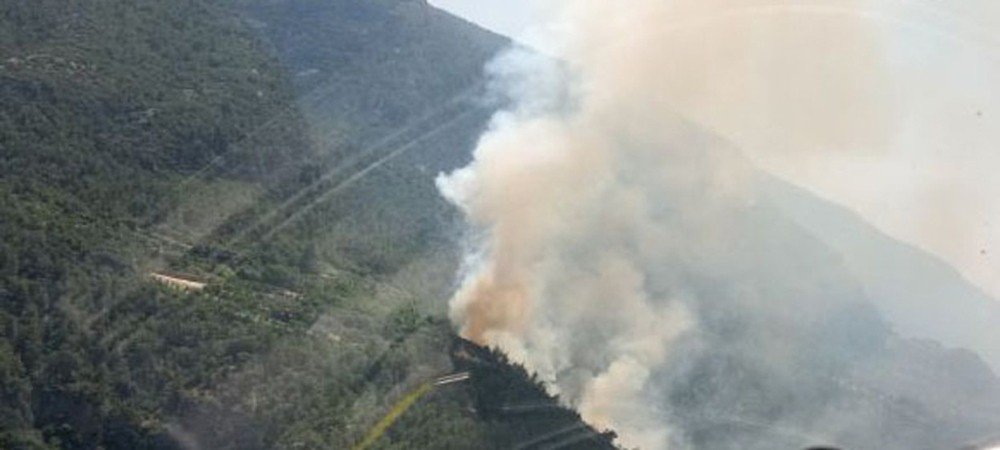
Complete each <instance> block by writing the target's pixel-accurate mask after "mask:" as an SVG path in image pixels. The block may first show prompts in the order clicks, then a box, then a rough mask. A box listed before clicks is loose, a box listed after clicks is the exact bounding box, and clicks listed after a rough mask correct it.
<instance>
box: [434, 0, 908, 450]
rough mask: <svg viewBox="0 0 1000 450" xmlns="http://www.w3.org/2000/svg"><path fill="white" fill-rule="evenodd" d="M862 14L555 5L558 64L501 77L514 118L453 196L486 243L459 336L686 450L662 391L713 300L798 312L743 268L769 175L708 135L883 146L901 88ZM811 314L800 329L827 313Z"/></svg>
mask: <svg viewBox="0 0 1000 450" xmlns="http://www.w3.org/2000/svg"><path fill="white" fill-rule="evenodd" d="M861 6H862V5H860V4H859V3H858V2H855V1H838V2H828V4H827V5H826V6H803V4H802V3H801V2H791V1H789V2H774V1H768V2H761V1H746V0H744V1H732V0H728V1H721V0H673V1H671V0H633V1H628V2H609V1H603V0H593V1H587V0H582V1H565V2H555V3H553V4H552V7H553V11H554V14H555V16H556V17H557V19H556V20H555V23H557V24H558V26H557V27H555V29H556V33H557V34H556V37H557V38H558V39H559V40H560V42H561V45H559V46H558V47H557V50H556V51H555V55H552V56H554V58H553V59H546V58H541V57H537V56H532V55H531V54H529V53H528V52H522V51H518V50H513V51H511V52H510V53H508V54H506V55H504V56H502V57H501V58H499V59H498V60H497V61H495V62H494V63H493V65H492V66H491V72H492V74H493V75H494V78H495V81H496V83H495V84H496V86H497V87H498V89H500V90H501V91H502V92H503V93H504V94H506V95H507V96H509V97H510V98H511V99H512V103H511V106H510V107H508V108H507V109H506V110H504V111H502V112H500V113H499V114H498V115H497V116H496V117H495V118H494V120H493V122H492V125H491V127H490V129H489V131H488V132H487V133H486V134H485V135H484V136H483V137H482V139H481V141H480V143H479V145H478V148H477V149H476V151H475V160H474V162H473V163H472V164H471V165H469V166H468V167H466V168H463V169H460V170H458V171H456V172H454V173H451V174H448V175H445V176H442V177H440V178H439V180H438V185H439V187H440V189H441V191H442V192H443V194H444V195H445V196H446V197H447V198H448V199H449V200H451V201H452V202H454V203H455V204H456V205H458V206H459V207H460V208H461V209H462V210H463V211H464V212H465V214H466V215H467V217H468V219H469V221H470V222H471V223H472V224H473V225H474V226H475V227H476V228H477V229H478V230H479V231H480V233H479V234H478V235H477V240H476V244H475V245H476V247H475V249H474V251H473V252H471V254H470V256H469V258H468V260H469V262H468V267H467V273H466V277H465V278H464V281H463V283H462V285H461V287H460V289H459V290H458V292H457V293H456V294H455V296H454V298H453V299H452V301H451V312H452V318H453V320H454V321H455V322H456V324H457V325H458V326H459V327H460V329H461V333H462V334H463V335H464V336H465V337H467V338H469V339H472V340H474V341H477V342H479V343H482V344H486V345H491V346H496V347H499V348H501V349H502V350H504V351H506V352H507V353H508V354H509V355H510V356H511V357H512V358H513V359H514V360H515V361H518V362H521V363H524V364H525V365H526V366H527V367H528V368H529V369H530V370H533V371H535V372H537V373H538V374H539V376H540V377H541V378H542V379H543V380H544V381H545V382H546V383H547V384H548V385H549V386H550V388H551V389H552V390H553V391H554V392H557V393H558V394H559V395H560V396H561V397H562V398H563V399H564V400H565V401H567V402H570V403H571V404H573V405H574V406H577V407H578V408H579V410H580V411H581V414H582V415H583V417H584V419H585V420H587V421H588V422H590V423H591V424H593V425H595V426H597V427H598V428H613V429H614V430H615V431H617V432H618V433H619V434H620V436H621V441H622V443H623V444H624V445H625V446H627V447H640V448H643V449H650V450H656V449H664V448H667V447H670V446H672V443H676V442H679V441H678V439H677V438H676V437H675V436H672V435H671V424H670V421H669V419H668V417H670V415H671V411H666V410H664V408H665V405H667V404H668V402H667V401H666V400H665V399H664V396H665V395H667V394H668V393H667V391H666V389H665V388H664V387H663V386H662V383H657V382H656V381H655V380H658V379H660V378H658V376H657V373H661V374H662V373H663V372H664V370H665V368H666V367H668V366H670V365H671V363H672V362H673V360H672V358H675V357H677V355H675V354H673V353H672V349H674V348H675V344H676V343H677V342H679V341H680V340H685V341H686V342H690V341H691V340H692V339H693V338H692V336H696V335H698V334H699V333H701V331H699V328H701V322H702V317H700V311H701V310H702V309H703V308H704V307H705V305H708V304H713V302H715V303H720V304H721V302H722V300H721V299H718V298H710V296H709V294H707V293H706V292H708V291H707V290H706V289H705V284H706V283H707V284H711V283H710V281H711V280H728V282H729V285H728V287H727V289H729V290H730V291H732V292H740V293H741V294H738V295H737V294H730V295H734V296H742V297H740V298H743V299H744V300H743V301H745V302H752V301H758V302H759V304H758V305H757V306H760V307H762V308H768V307H771V308H774V309H775V310H778V309H780V308H787V307H788V306H789V304H788V303H787V302H786V300H787V301H791V300H788V299H784V298H783V299H782V300H780V301H779V300H774V302H773V304H772V303H768V302H770V301H771V299H769V298H767V297H766V296H765V295H764V294H761V292H762V291H764V290H766V287H765V286H762V283H760V281H759V280H757V279H756V278H754V277H753V276H751V274H749V273H750V272H751V271H760V272H764V271H765V270H766V269H760V268H757V267H756V266H758V265H761V266H764V265H767V264H769V263H770V261H767V260H760V261H753V260H748V259H746V258H744V259H740V258H742V257H743V256H738V255H744V256H745V255H747V254H751V253H750V252H747V251H744V250H743V249H746V248H748V247H750V246H752V245H756V244H748V243H747V239H748V237H750V238H752V237H753V236H754V235H755V232H754V231H752V230H751V231H748V227H750V226H751V225H748V220H747V219H746V212H747V211H749V210H752V209H753V208H755V204H756V202H757V196H756V194H755V192H754V190H755V183H756V178H755V177H756V175H755V174H756V173H757V172H756V171H755V169H754V168H752V167H751V166H750V164H748V163H747V162H746V161H745V160H744V159H743V158H742V157H741V156H740V155H739V154H737V153H736V152H735V151H734V150H732V148H731V147H730V145H729V144H728V142H725V141H723V140H722V138H716V137H713V135H712V134H710V133H708V132H705V131H704V130H705V129H710V130H712V131H714V132H717V133H718V134H719V135H721V136H724V137H725V138H727V139H730V140H732V141H735V142H738V143H740V142H748V143H751V144H753V145H762V143H765V142H770V143H773V144H774V145H776V146H780V148H781V149H783V150H785V149H787V150H788V151H797V152H798V151H821V150H826V149H830V148H836V149H877V148H881V147H883V146H884V142H885V140H886V139H887V130H889V129H891V124H890V123H889V119H888V118H889V117H890V116H891V114H890V112H889V111H884V110H882V109H880V108H878V107H877V105H880V104H888V103H889V102H881V101H879V100H880V99H881V98H882V97H883V96H885V95H889V94H888V93H890V92H891V90H890V89H887V86H888V80H887V79H886V76H885V75H884V70H883V69H882V67H881V60H882V55H881V53H880V52H881V37H880V36H879V34H878V33H877V32H876V31H875V30H873V29H871V28H870V27H869V25H870V23H869V22H868V21H867V20H865V19H864V17H862V16H861V15H859V14H858V11H861V9H860V7H861ZM748 17H750V18H752V20H747V18H748ZM804 18H808V20H806V19H804ZM817 54H819V55H822V57H819V58H817V57H816V55H817ZM553 60H555V61H559V62H558V63H555V62H553ZM694 124H697V125H694ZM753 226H759V224H756V225H753ZM765 226H766V224H765ZM780 251H782V250H781V249H776V250H775V252H780ZM786 256H789V255H782V254H775V255H773V258H774V259H775V260H780V259H781V258H784V257H786ZM786 259H791V257H789V258H786ZM793 265H794V264H793ZM776 270H777V269H776ZM796 270H800V271H802V272H803V273H807V272H809V271H810V270H811V268H809V267H797V268H796ZM754 273H756V272H754ZM788 277H789V278H790V279H791V278H794V277H796V274H795V273H791V274H790V275H788ZM706 280H708V281H706ZM765 282H766V280H765ZM755 283H757V284H755ZM776 283H785V281H776ZM787 283H791V282H787ZM774 290H775V291H777V288H775V289H774ZM798 292H800V293H803V295H807V292H808V291H807V290H806V289H801V290H800V291H798ZM742 293H746V295H743V294H742ZM781 295H783V296H785V294H781ZM786 297H787V296H786ZM746 299H757V300H752V301H751V300H746ZM782 302H786V303H782ZM719 308H725V306H719ZM796 308H799V309H797V310H795V311H793V312H788V313H785V314H788V315H791V314H792V313H794V314H796V315H797V319H799V320H805V321H810V320H811V318H813V317H818V316H819V315H820V314H821V311H825V310H824V308H825V306H824V305H818V306H817V305H809V306H801V307H796ZM830 308H832V306H831V307H830ZM787 345H789V346H791V345H793V344H791V343H788V344H787ZM760 351H761V356H760V357H761V358H775V359H779V358H782V355H784V353H782V352H783V351H784V349H781V348H768V349H760ZM789 353H790V352H789Z"/></svg>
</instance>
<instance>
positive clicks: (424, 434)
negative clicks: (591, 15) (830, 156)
mask: <svg viewBox="0 0 1000 450" xmlns="http://www.w3.org/2000/svg"><path fill="white" fill-rule="evenodd" d="M306 6H309V7H311V8H317V9H313V10H308V9H306V10H301V9H302V8H305V7H306ZM283 8H284V9H283ZM265 10H266V11H265ZM261 11H265V12H267V14H272V13H273V14H277V15H285V16H287V17H286V18H285V19H282V20H283V21H281V20H279V21H278V22H280V24H281V25H282V26H283V27H285V31H305V32H307V34H308V33H314V34H313V35H311V38H312V39H314V40H313V41H310V42H309V47H308V48H306V49H304V50H303V51H306V53H309V52H312V53H309V54H313V55H314V58H315V59H316V61H311V62H309V63H310V64H312V63H319V64H323V66H322V67H323V68H324V70H328V71H327V72H325V78H323V79H322V84H321V85H320V84H315V85H309V84H308V83H307V82H306V81H303V79H302V78H300V77H298V76H297V75H298V73H299V72H300V70H291V69H289V67H288V66H287V65H286V64H287V63H288V61H292V60H295V58H294V55H292V54H291V53H290V52H291V50H290V48H289V47H287V46H285V47H282V46H283V45H284V44H283V42H284V41H282V40H281V39H277V37H276V36H269V35H268V34H267V33H266V31H268V29H267V27H266V24H265V22H262V21H261V20H255V19H254V18H253V16H254V14H255V13H259V14H262V13H261ZM314 15H315V17H317V18H320V19H322V20H310V18H311V17H313V16H314ZM307 23H308V24H310V25H311V28H310V27H306V26H304V25H305V24H307ZM407 23H409V25H406V24H407ZM0 25H2V26H0V34H2V36H3V44H2V45H0V61H2V66H0V95H2V96H3V101H2V102H0V137H2V139H0V198H2V200H3V202H2V204H0V235H2V237H3V239H2V241H0V247H2V248H0V299H2V300H3V303H2V305H0V395H2V397H3V402H2V403H0V447H3V448H12V449H21V448H108V449H113V448H128V449H142V448H156V449H173V448H240V449H247V448H275V447H278V448H290V447H294V448H331V447H333V448H342V447H347V446H350V445H351V444H353V443H354V442H355V441H356V440H357V439H359V438H360V436H361V434H362V432H363V430H364V429H365V428H366V427H367V426H369V425H370V424H372V423H374V421H375V420H377V418H378V417H380V416H381V415H382V414H384V412H385V410H386V408H388V407H389V406H390V405H392V404H393V402H394V401H395V399H396V397H397V396H398V394H399V393H400V392H402V391H405V389H406V388H407V387H408V386H411V385H413V384H415V383H423V382H426V381H427V380H428V379H432V378H433V377H436V376H439V375H441V374H443V373H447V372H449V371H452V370H454V368H453V367H452V364H451V362H450V361H449V360H448V357H447V354H448V348H449V346H450V343H451V338H452V337H451V329H450V326H449V325H448V324H447V323H446V322H443V321H442V320H440V319H439V318H436V317H435V316H433V315H431V314H430V313H429V312H430V311H431V310H432V306H433V307H436V308H438V309H440V308H441V297H440V296H436V295H434V294H432V293H433V292H440V291H441V290H442V289H444V286H446V285H447V284H448V282H449V280H450V276H451V273H452V270H453V266H454V264H455V261H456V254H455V251H454V247H453V246H450V244H448V242H449V241H448V240H447V239H446V237H448V235H447V233H448V229H447V227H446V226H443V225H446V224H448V223H451V222H450V221H453V220H454V215H453V214H452V213H451V212H450V209H449V207H448V206H447V205H445V204H444V203H443V202H442V201H441V200H440V199H438V197H437V195H436V191H435V189H434V187H433V183H432V177H433V174H434V171H436V170H441V169H440V167H444V166H448V167H452V166H453V165H454V164H457V162H456V161H460V160H461V159H462V158H464V157H465V156H464V155H466V154H467V152H468V148H469V145H470V144H471V140H472V139H474V136H475V135H476V134H477V132H478V129H479V128H480V127H482V126H483V123H484V121H485V119H486V117H487V116H488V111H487V110H486V109H485V108H482V107H481V106H479V105H476V104H474V103H473V102H470V101H463V102H453V103H456V104H455V105H451V107H450V109H449V108H444V109H443V110H442V111H439V112H440V113H441V114H443V115H444V117H451V116H448V115H449V114H452V115H453V114H455V113H456V112H460V113H461V114H462V115H461V116H460V117H452V118H451V119H448V120H449V121H450V122H451V123H452V124H454V125H456V128H454V129H449V130H444V129H442V130H441V131H442V132H441V133H440V134H437V135H433V136H425V135H426V134H427V133H426V132H425V130H424V128H427V127H428V126H430V125H432V124H433V123H434V122H435V121H437V120H440V119H441V117H442V116H441V115H428V116H427V117H425V118H424V119H423V120H420V118H419V117H418V116H423V115H426V110H427V109H432V110H433V109H434V108H436V107H437V106H438V103H441V102H442V99H444V98H446V97H447V98H451V97H455V96H456V95H457V94H459V93H461V92H463V91H465V90H468V89H467V88H468V87H469V86H468V85H474V84H475V83H474V81H475V80H478V77H479V67H480V66H481V64H482V63H483V62H484V61H485V60H486V59H488V58H489V57H490V52H492V51H494V50H495V49H498V48H499V47H500V46H501V45H503V42H504V41H503V40H502V39H500V38H497V37H496V36H493V35H490V34H488V33H485V32H481V31H479V30H477V29H475V28H474V27H471V26H470V25H468V24H466V23H464V22H461V21H458V20H456V19H453V18H450V17H449V16H447V15H445V14H443V13H440V12H438V11H436V10H433V9H431V8H430V7H428V6H427V5H425V4H423V3H421V2H388V1H385V2H358V1H354V2H350V1H349V2H298V3H294V4H293V3H292V2H254V3H247V2H237V1H233V2H209V1H202V0H181V1H178V2H169V3H163V2H153V1H140V2H129V1H121V0H99V1H96V2H89V3H85V4H79V5H77V4H73V5H71V6H70V7H67V6H66V5H63V4H62V3H59V2H52V1H39V2H12V3H6V4H4V5H2V6H0ZM403 25H406V26H403ZM276 28H278V27H274V28H272V29H276ZM330 33H333V34H334V35H336V42H338V43H340V44H343V45H344V48H346V49H348V50H347V51H346V52H345V53H342V54H336V55H335V54H331V53H329V52H327V50H329V48H330V47H329V46H325V45H324V44H325V43H327V42H329V41H327V40H326V39H327V38H328V37H329V36H330ZM455 36H462V37H463V41H460V42H456V41H455V40H454V37H455ZM476 40H479V41H480V42H482V43H483V44H482V45H480V46H478V47H477V46H475V45H470V44H471V43H472V42H474V41H476ZM393 43H395V44H393ZM389 44H392V45H393V46H398V45H405V48H406V49H407V51H409V52H412V53H413V54H412V55H411V57H409V58H399V57H393V56H392V55H395V53H394V52H388V53H387V52H386V49H387V48H389V49H392V48H393V47H386V45H389ZM300 59H301V58H300ZM446 69H447V70H446ZM450 69H456V70H457V72H455V71H451V70H450ZM296 87H297V88H298V89H299V91H298V94H296V92H295V89H296ZM314 87H321V89H318V90H317V89H313V88H314ZM307 92H315V94H317V95H313V96H311V97H308V95H307ZM296 97H298V99H297V100H296ZM470 98H471V97H470ZM309 99H318V100H319V101H314V103H310V101H313V100H309ZM310 105H311V106H310ZM316 105H320V106H322V108H318V109H317V107H316ZM462 108H464V110H462ZM438 109H440V108H438ZM460 110H461V111H460ZM330 124H335V125H336V126H333V127H331V126H330ZM396 128H403V130H402V131H400V132H398V133H395V135H396V136H397V141H392V142H388V143H387V144H384V145H383V146H382V147H378V146H372V145H371V144H372V141H373V140H375V138H376V137H379V136H382V135H385V134H387V133H391V132H392V130H393V129H396ZM446 131H447V132H446ZM415 139H416V140H417V141H418V143H419V144H420V145H413V144H412V143H413V141H414V140H415ZM407 143H409V144H410V145H408V146H406V145H403V146H401V145H400V144H407ZM400 148H402V149H403V150H405V151H400ZM418 154H419V155H423V156H421V157H420V158H417V159H414V157H415V156H417V155H418ZM428 261H430V262H432V264H427V262H428ZM150 274H167V275H170V276H173V277H178V278H182V279H193V280H197V281H198V282H199V283H203V284H204V285H205V286H206V287H205V288H204V289H199V290H190V291H184V290H177V289H175V288H172V287H169V286H159V285H157V283H155V282H154V280H155V279H156V278H157V277H154V276H150ZM160 278H162V277H160ZM200 285H201V284H199V286H200ZM522 382H524V383H528V382H529V380H527V379H524V380H522ZM535 389H536V390H538V389H539V388H537V387H536V388H535ZM463 392H464V391H457V392H456V393H455V394H447V393H443V394H442V395H435V396H432V397H431V398H429V399H428V400H427V401H426V402H423V403H421V404H420V405H419V408H417V409H416V410H415V411H414V412H413V414H412V416H408V418H404V421H403V422H401V423H400V424H399V425H398V426H397V427H395V428H393V429H392V430H391V432H392V434H391V437H389V438H386V440H384V441H381V442H379V443H378V444H379V445H380V446H383V447H386V446H403V447H406V446H407V445H409V444H410V443H413V442H423V443H425V444H427V445H428V446H429V447H452V448H468V447H473V446H475V447H487V448H490V446H491V440H490V439H492V438H493V437H496V436H499V435H498V434H497V433H506V434H505V436H506V438H508V439H513V440H527V439H530V438H532V436H529V435H526V434H525V432H523V431H517V430H511V429H506V431H503V430H501V431H491V430H494V425H491V424H489V423H487V422H486V421H485V420H484V419H483V418H482V417H479V416H477V415H476V414H468V413H465V412H463V406H462V405H463V404H465V403H466V402H467V401H468V398H469V397H468V394H467V393H463ZM573 420H577V421H578V418H575V419H573Z"/></svg>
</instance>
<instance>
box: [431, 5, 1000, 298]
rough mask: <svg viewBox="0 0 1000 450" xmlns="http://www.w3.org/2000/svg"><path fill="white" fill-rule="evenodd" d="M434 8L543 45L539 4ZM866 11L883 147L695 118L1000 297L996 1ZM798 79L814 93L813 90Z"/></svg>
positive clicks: (749, 111) (999, 13) (750, 110)
mask: <svg viewBox="0 0 1000 450" xmlns="http://www.w3.org/2000/svg"><path fill="white" fill-rule="evenodd" d="M431 3H432V4H434V5H436V6H439V7H441V8H444V9H447V10H450V11H452V12H454V13H456V14H458V15H461V16H463V17H465V18H467V19H469V20H471V21H473V22H476V23H478V24H480V25H482V26H484V27H487V28H490V29H493V30H495V31H498V32H500V33H502V34H505V35H508V36H512V37H515V38H519V39H520V40H522V41H525V42H527V43H529V44H531V45H535V46H539V47H543V48H544V47H545V46H546V42H545V40H544V38H540V37H539V36H540V35H539V34H538V33H536V32H534V31H537V30H539V29H540V28H541V27H543V25H544V24H545V22H546V21H545V20H544V19H543V18H542V14H541V13H540V12H539V11H538V7H539V6H538V5H539V2H537V1H534V2H532V1H529V0H431ZM543 3H544V2H543ZM733 4H741V5H742V3H739V2H734V3H733ZM821 4H822V5H824V6H831V7H832V6H842V5H845V4H846V3H844V2H837V1H830V2H826V3H821ZM864 4H866V5H869V6H870V5H876V6H877V7H878V8H879V9H877V10H878V11H879V13H878V14H871V13H866V14H863V15H862V14H852V15H853V16H857V17H855V19H857V20H865V21H871V22H873V23H875V24H876V26H877V28H878V29H879V30H881V32H882V33H883V37H884V38H885V39H884V43H885V46H886V50H885V61H884V65H885V67H887V68H888V73H889V74H890V75H889V78H888V83H887V86H889V87H888V89H889V90H890V91H891V92H889V94H890V95H889V96H888V97H886V98H888V100H885V101H880V102H881V103H879V107H880V108H881V107H883V106H885V107H887V109H889V110H891V122H889V123H888V124H887V125H886V127H887V128H886V130H885V131H886V135H887V138H886V140H885V142H884V145H883V146H881V147H879V148H855V149H847V150H846V151H843V150H844V149H840V150H830V149H825V148H812V149H809V151H800V150H802V149H788V148H775V146H773V145H766V144H765V143H772V142H774V138H775V137H776V136H777V135H776V134H774V133H771V134H770V135H767V136H765V135H766V134H768V133H764V132H760V133H758V130H751V131H750V132H747V131H746V130H742V129H737V128H738V126H739V125H737V126H736V127H733V126H731V125H732V124H731V123H729V124H727V123H726V121H725V120H719V121H715V122H713V119H712V118H711V117H708V118H705V117H698V119H701V120H702V121H703V122H707V123H708V124H709V125H711V126H712V127H713V128H714V129H717V130H721V131H722V132H723V134H728V137H730V138H732V139H733V140H734V141H736V142H737V143H739V144H740V145H742V146H743V148H744V150H745V152H746V153H747V155H748V156H749V157H750V158H751V159H752V160H753V161H754V162H755V163H756V164H758V165H759V166H761V167H763V168H764V169H766V170H768V171H771V172H773V173H775V174H777V175H779V176H781V177H782V178H785V179H788V180H789V181H792V182H794V183H796V184H799V185H801V186H803V187H806V188H807V189H810V190H812V191H813V192H815V193H817V194H819V195H820V196H822V197H824V198H827V199H829V200H832V201H834V202H837V203H840V204H842V205H845V206H847V207H849V208H851V209H852V210H854V211H856V212H858V213H860V214H861V215H862V216H863V217H865V218H866V219H867V220H868V221H869V222H870V223H872V224H874V225H875V226H876V227H878V228H879V229H881V230H882V231H884V232H886V233H887V234H889V235H891V236H893V237H896V238H898V239H900V240H903V241H905V242H909V243H911V244H914V245H916V246H918V247H920V248H922V249H924V250H927V251H929V252H931V253H934V254H936V255H938V256H940V257H941V258H943V259H944V260H946V261H947V262H949V263H951V264H952V265H953V266H955V267H956V268H957V269H958V270H959V271H960V272H962V273H963V274H964V275H965V276H966V278H968V279H970V280H971V281H972V282H973V283H975V284H977V285H979V286H980V287H982V288H983V289H984V290H986V291H987V292H989V293H990V294H992V295H993V296H994V297H997V298H1000V242H997V237H998V230H1000V39H998V38H997V35H996V34H995V33H994V31H993V30H1000V1H995V0H967V1H962V2H931V1H924V2H920V1H911V2H897V1H894V0H872V1H869V2H867V3H864ZM624 5H625V3H623V7H624ZM800 12H801V11H800ZM748 18H749V19H750V20H757V19H754V18H753V17H750V16H749V15H748ZM858 18H861V19H858ZM817 53H820V52H817ZM799 56H800V57H802V58H806V59H809V58H815V59H816V60H817V61H820V60H821V59H822V58H823V55H799ZM791 81H792V82H793V83H803V84H802V85H803V86H809V84H808V83H809V81H810V80H791ZM819 88H820V89H822V88H823V87H819ZM748 98H749V97H748ZM734 103H737V102H734ZM883 103H884V104H883ZM726 107H727V108H730V109H731V110H729V111H726V112H725V113H724V114H725V115H726V116H727V117H728V118H733V117H742V116H746V117H753V115H754V114H759V112H758V111H757V110H756V109H755V105H754V104H753V103H752V102H751V103H747V104H746V105H739V104H733V105H726ZM741 108H742V109H741ZM741 115H742V116H741ZM727 125H729V127H728V128H727ZM726 131H731V132H730V133H726ZM777 132H780V130H778V131H776V132H775V133H777Z"/></svg>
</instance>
